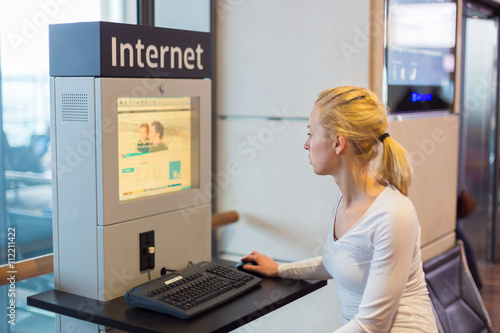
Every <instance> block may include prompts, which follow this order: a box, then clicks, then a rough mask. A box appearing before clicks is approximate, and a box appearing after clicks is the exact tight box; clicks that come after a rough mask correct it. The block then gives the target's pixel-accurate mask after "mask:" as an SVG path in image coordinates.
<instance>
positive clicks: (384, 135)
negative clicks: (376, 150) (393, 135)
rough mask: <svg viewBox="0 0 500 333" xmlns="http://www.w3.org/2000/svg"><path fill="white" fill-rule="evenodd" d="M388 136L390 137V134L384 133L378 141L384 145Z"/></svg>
mask: <svg viewBox="0 0 500 333" xmlns="http://www.w3.org/2000/svg"><path fill="white" fill-rule="evenodd" d="M388 136H390V135H389V133H384V134H382V135H381V136H379V138H378V139H379V140H380V142H382V143H384V140H385V138H387V137H388Z"/></svg>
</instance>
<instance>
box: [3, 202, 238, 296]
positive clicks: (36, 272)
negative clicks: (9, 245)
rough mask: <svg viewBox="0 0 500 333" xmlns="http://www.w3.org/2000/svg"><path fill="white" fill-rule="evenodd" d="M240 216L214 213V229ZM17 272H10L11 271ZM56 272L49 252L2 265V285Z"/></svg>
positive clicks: (233, 213) (233, 212)
mask: <svg viewBox="0 0 500 333" xmlns="http://www.w3.org/2000/svg"><path fill="white" fill-rule="evenodd" d="M239 218H240V216H239V214H238V212H236V211H234V210H232V211H229V212H225V213H218V214H213V215H212V229H217V228H219V227H222V226H225V225H228V224H231V223H234V222H236V221H238V219H239ZM12 271H14V272H16V273H15V274H14V273H9V272H12ZM52 272H54V256H53V255H52V254H48V255H46V256H42V257H37V258H33V259H28V260H25V261H20V262H16V263H15V267H14V268H13V269H12V268H11V267H10V266H9V265H8V264H7V265H3V266H0V286H4V285H6V284H9V283H10V282H9V280H7V279H8V278H9V277H11V276H12V275H13V276H15V280H16V282H19V281H23V280H27V279H31V278H34V277H37V276H41V275H45V274H49V273H52Z"/></svg>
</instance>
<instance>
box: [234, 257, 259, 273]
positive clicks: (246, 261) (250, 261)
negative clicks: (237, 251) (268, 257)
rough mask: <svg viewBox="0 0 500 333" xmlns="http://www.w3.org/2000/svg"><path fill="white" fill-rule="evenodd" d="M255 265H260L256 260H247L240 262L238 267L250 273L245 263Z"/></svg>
mask: <svg viewBox="0 0 500 333" xmlns="http://www.w3.org/2000/svg"><path fill="white" fill-rule="evenodd" d="M247 264H248V265H254V266H258V264H257V263H256V262H255V261H252V260H245V261H240V262H239V263H237V264H236V268H237V269H239V270H240V271H243V272H247V273H250V272H248V271H246V270H245V269H244V268H243V266H244V265H247Z"/></svg>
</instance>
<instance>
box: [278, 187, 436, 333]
mask: <svg viewBox="0 0 500 333" xmlns="http://www.w3.org/2000/svg"><path fill="white" fill-rule="evenodd" d="M339 202H340V198H339V200H338V201H337V205H336V207H335V209H334V217H335V216H336V210H337V207H338V204H339ZM333 220H334V221H333V224H332V226H331V228H330V231H329V233H328V237H327V240H326V243H325V246H324V249H323V255H322V256H321V257H316V258H313V259H309V260H305V261H301V262H295V263H286V264H281V265H279V267H278V275H279V276H280V277H282V278H295V279H305V280H307V279H311V280H324V279H331V278H334V279H335V282H336V285H337V296H338V300H339V305H340V310H341V312H342V319H343V326H342V327H341V328H339V329H338V330H336V331H335V332H337V333H341V332H342V333H344V332H392V333H395V332H425V333H432V332H437V328H436V322H435V318H434V314H433V311H432V306H431V303H430V299H429V296H428V291H427V286H426V283H425V279H424V272H423V270H422V261H421V257H420V225H419V223H418V219H417V215H416V212H415V208H414V207H413V204H412V203H411V201H410V200H409V199H408V198H407V197H405V196H404V195H402V194H401V193H400V192H399V191H398V190H397V189H395V188H394V187H392V186H387V187H386V188H385V190H384V191H383V192H382V193H381V194H380V195H379V196H378V197H377V198H376V199H375V201H374V202H373V203H372V205H371V206H370V207H369V208H368V210H367V211H366V213H365V214H364V215H363V216H362V217H361V218H360V219H359V221H357V222H356V224H354V225H353V226H352V227H351V228H350V229H349V230H348V231H347V232H346V233H345V234H344V235H343V236H342V237H341V238H340V239H338V240H335V239H334V234H333V231H334V226H335V218H334V219H333Z"/></svg>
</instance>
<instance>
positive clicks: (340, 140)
mask: <svg viewBox="0 0 500 333" xmlns="http://www.w3.org/2000/svg"><path fill="white" fill-rule="evenodd" d="M346 144H347V142H346V139H345V136H343V135H340V134H337V135H335V137H334V138H333V149H334V150H335V153H336V154H337V155H339V154H340V153H341V152H342V151H343V150H344V148H345V146H346Z"/></svg>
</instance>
